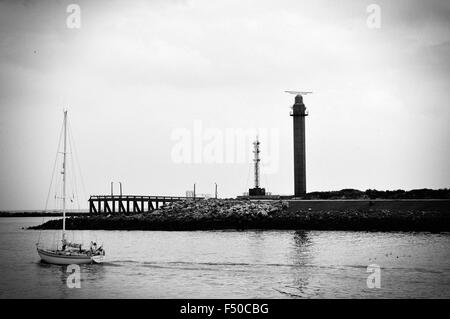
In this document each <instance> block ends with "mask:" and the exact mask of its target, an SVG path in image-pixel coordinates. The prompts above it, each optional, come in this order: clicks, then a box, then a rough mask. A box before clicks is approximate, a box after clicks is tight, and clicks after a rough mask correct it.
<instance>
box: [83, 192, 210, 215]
mask: <svg viewBox="0 0 450 319" xmlns="http://www.w3.org/2000/svg"><path fill="white" fill-rule="evenodd" d="M188 199H190V200H198V199H203V197H182V196H143V195H92V196H91V197H90V198H89V213H93V214H95V213H112V214H114V213H124V214H130V213H142V212H150V211H153V210H155V209H158V208H159V207H160V206H161V204H162V205H165V204H167V203H172V202H177V201H182V200H188Z"/></svg>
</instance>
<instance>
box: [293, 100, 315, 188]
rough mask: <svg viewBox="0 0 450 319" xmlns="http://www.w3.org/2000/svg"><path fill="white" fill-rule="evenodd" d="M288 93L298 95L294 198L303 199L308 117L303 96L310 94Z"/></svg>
mask: <svg viewBox="0 0 450 319" xmlns="http://www.w3.org/2000/svg"><path fill="white" fill-rule="evenodd" d="M288 93H295V94H296V96H295V103H294V105H293V106H292V112H291V116H292V117H293V122H294V123H293V124H294V130H293V131H294V196H295V197H302V196H304V195H306V143H305V117H306V116H308V111H307V110H306V106H305V104H303V96H302V95H304V94H306V93H310V92H292V91H289V92H288Z"/></svg>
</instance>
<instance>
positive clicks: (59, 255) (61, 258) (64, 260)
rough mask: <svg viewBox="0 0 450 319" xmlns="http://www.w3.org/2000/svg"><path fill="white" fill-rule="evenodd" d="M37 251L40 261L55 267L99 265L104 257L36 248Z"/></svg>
mask: <svg viewBox="0 0 450 319" xmlns="http://www.w3.org/2000/svg"><path fill="white" fill-rule="evenodd" d="M37 251H38V254H39V256H40V257H41V259H42V261H44V262H46V263H49V264H55V265H72V264H77V265H79V264H92V263H101V262H103V260H104V257H105V256H104V255H94V256H89V255H87V254H75V253H64V252H61V251H58V252H55V251H52V250H47V249H40V248H38V249H37Z"/></svg>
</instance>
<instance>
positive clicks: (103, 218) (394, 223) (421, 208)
mask: <svg viewBox="0 0 450 319" xmlns="http://www.w3.org/2000/svg"><path fill="white" fill-rule="evenodd" d="M449 203H450V201H434V202H428V201H426V202H423V201H417V202H416V203H413V202H411V201H409V202H405V203H401V202H400V203H399V202H398V201H391V202H389V201H382V202H377V201H375V202H372V203H371V201H336V202H334V203H333V201H264V202H263V201H260V202H253V201H251V202H250V201H246V200H222V199H220V200H214V199H210V200H199V201H183V202H175V203H171V204H170V205H167V206H164V207H162V208H160V209H158V210H155V211H153V212H147V213H141V214H135V215H93V216H77V217H71V218H68V219H67V221H66V227H67V229H80V230H81V229H92V230H95V229H98V230H100V229H103V230H212V229H310V230H374V231H375V230H378V231H450V211H449ZM61 226H62V221H61V220H51V221H48V222H47V223H44V224H42V225H39V226H36V227H32V229H60V228H61Z"/></svg>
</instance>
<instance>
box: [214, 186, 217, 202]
mask: <svg viewBox="0 0 450 319" xmlns="http://www.w3.org/2000/svg"><path fill="white" fill-rule="evenodd" d="M214 184H215V186H216V187H215V192H214V193H215V196H214V197H215V198H216V199H217V183H214Z"/></svg>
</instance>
